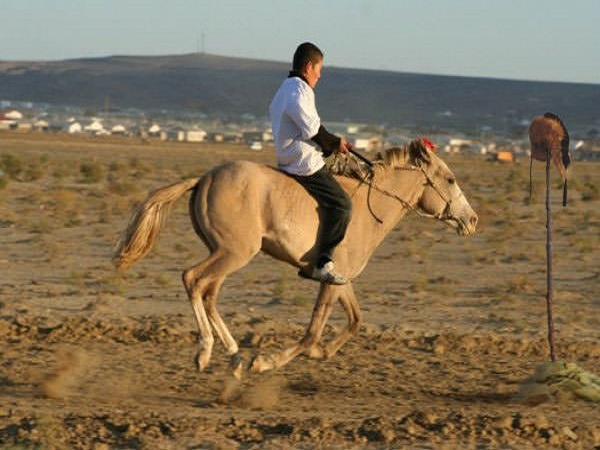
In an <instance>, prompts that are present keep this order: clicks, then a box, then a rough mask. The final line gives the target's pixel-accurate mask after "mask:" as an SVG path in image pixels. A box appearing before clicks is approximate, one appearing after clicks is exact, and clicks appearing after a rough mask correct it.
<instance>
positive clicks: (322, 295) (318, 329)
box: [250, 283, 343, 373]
mask: <svg viewBox="0 0 600 450" xmlns="http://www.w3.org/2000/svg"><path fill="white" fill-rule="evenodd" d="M340 288H343V286H332V285H328V284H325V283H322V284H321V289H320V291H319V296H318V297H317V303H316V304H315V307H314V309H313V313H312V317H311V320H310V323H309V324H308V327H307V329H306V333H305V334H304V337H303V338H302V339H301V340H300V341H299V342H298V343H297V344H296V345H293V346H291V347H289V348H287V349H285V350H283V351H281V352H279V353H277V354H275V355H270V356H267V357H263V356H261V355H258V356H257V357H256V358H254V361H252V364H251V366H250V370H251V371H252V372H255V373H259V372H264V371H266V370H272V369H278V368H280V367H282V366H284V365H286V364H287V363H288V362H290V361H291V360H292V359H294V358H295V357H296V356H298V355H299V354H301V353H303V352H305V351H308V350H309V349H311V348H314V347H315V345H316V344H317V343H318V342H319V340H320V339H321V335H322V334H323V329H324V328H325V325H326V323H327V318H328V317H329V314H330V313H331V309H332V308H333V302H334V301H335V299H336V298H337V296H338V295H339V294H338V291H339V289H340Z"/></svg>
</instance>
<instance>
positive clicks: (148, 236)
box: [113, 178, 198, 269]
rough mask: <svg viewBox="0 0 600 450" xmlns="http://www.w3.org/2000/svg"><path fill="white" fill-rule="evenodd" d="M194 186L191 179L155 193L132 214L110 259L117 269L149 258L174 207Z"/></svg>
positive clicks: (195, 182)
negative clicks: (148, 255)
mask: <svg viewBox="0 0 600 450" xmlns="http://www.w3.org/2000/svg"><path fill="white" fill-rule="evenodd" d="M197 184H198V179H197V178H193V179H189V180H185V181H181V182H179V183H175V184H171V185H169V186H165V187H162V188H160V189H157V190H155V191H153V192H151V193H150V195H148V198H147V199H146V200H144V202H143V203H141V204H140V205H139V206H138V207H137V208H136V209H135V210H134V212H133V214H132V216H131V219H130V220H129V224H128V225H127V229H126V230H125V232H124V233H123V235H122V236H121V239H120V240H119V242H118V244H117V249H116V251H115V254H114V256H113V262H114V264H115V266H117V268H118V269H125V268H127V267H129V266H131V265H133V264H134V263H135V262H137V261H139V260H140V259H142V258H143V257H144V256H146V255H147V254H148V252H149V251H150V250H151V249H152V247H153V246H154V243H155V242H156V239H157V238H158V234H159V233H160V229H161V227H162V225H163V223H164V221H165V219H166V218H167V216H168V215H169V211H170V210H171V206H172V205H173V203H175V201H177V200H178V199H179V198H181V196H183V194H185V193H186V192H187V191H189V190H190V189H193V188H194V187H195V186H196V185H197Z"/></svg>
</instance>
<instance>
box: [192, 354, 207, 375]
mask: <svg viewBox="0 0 600 450" xmlns="http://www.w3.org/2000/svg"><path fill="white" fill-rule="evenodd" d="M204 359H206V358H205V357H203V356H202V352H200V351H199V352H198V353H196V356H195V357H194V364H195V366H196V370H197V371H198V372H203V371H204V369H206V367H207V366H208V361H203V360H204Z"/></svg>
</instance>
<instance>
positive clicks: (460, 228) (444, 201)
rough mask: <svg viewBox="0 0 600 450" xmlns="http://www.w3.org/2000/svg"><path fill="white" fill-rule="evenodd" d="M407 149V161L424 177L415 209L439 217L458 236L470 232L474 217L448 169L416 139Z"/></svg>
mask: <svg viewBox="0 0 600 450" xmlns="http://www.w3.org/2000/svg"><path fill="white" fill-rule="evenodd" d="M408 150H409V154H410V159H411V163H412V164H413V165H415V166H417V167H418V168H420V170H421V171H422V172H423V174H424V176H425V189H423V193H422V195H421V197H420V198H419V201H418V203H417V208H418V211H420V212H421V213H422V214H424V215H426V216H430V217H435V218H436V219H439V220H441V221H442V222H444V223H446V224H447V225H449V226H451V227H452V228H454V229H456V231H457V232H458V234H460V235H461V236H466V235H469V234H473V233H474V232H475V229H476V228H477V221H478V217H477V214H476V213H475V211H473V208H471V205H470V204H469V202H468V201H467V199H466V198H465V195H464V194H463V192H462V190H461V189H460V187H459V186H458V182H457V181H456V178H455V177H454V174H453V173H452V171H450V169H449V168H448V166H447V165H446V164H445V163H444V162H443V161H442V160H441V159H440V158H438V157H437V156H436V155H435V153H433V152H432V151H430V150H429V149H428V148H427V147H426V146H425V144H424V143H423V141H422V140H420V139H417V140H414V141H412V142H411V143H410V145H409V148H408Z"/></svg>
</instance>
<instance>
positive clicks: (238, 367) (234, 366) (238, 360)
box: [229, 353, 244, 380]
mask: <svg viewBox="0 0 600 450" xmlns="http://www.w3.org/2000/svg"><path fill="white" fill-rule="evenodd" d="M243 363H244V360H243V359H242V357H241V356H240V355H239V354H237V353H236V354H235V355H233V356H232V357H231V360H230V361H229V367H230V368H231V371H232V372H233V376H234V377H235V378H237V379H238V380H241V379H242V374H243V372H244V364H243Z"/></svg>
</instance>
